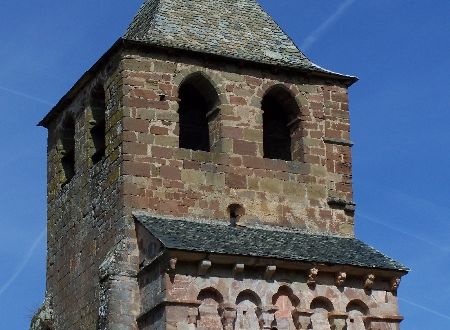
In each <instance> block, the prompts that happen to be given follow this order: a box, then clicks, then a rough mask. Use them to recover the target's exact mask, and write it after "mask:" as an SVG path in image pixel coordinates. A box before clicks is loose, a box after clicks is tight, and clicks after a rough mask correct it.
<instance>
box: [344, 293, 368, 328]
mask: <svg viewBox="0 0 450 330" xmlns="http://www.w3.org/2000/svg"><path fill="white" fill-rule="evenodd" d="M346 312H347V313H348V318H347V324H346V327H345V328H344V329H347V330H359V329H369V328H370V327H369V324H368V323H367V321H365V316H367V315H369V313H370V311H369V307H368V306H367V305H366V304H365V303H364V302H363V301H361V300H359V299H353V300H351V301H350V302H349V303H348V305H347V308H346Z"/></svg>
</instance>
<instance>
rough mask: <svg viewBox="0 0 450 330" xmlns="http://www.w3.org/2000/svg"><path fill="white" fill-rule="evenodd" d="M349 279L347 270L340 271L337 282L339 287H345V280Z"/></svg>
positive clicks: (336, 278)
mask: <svg viewBox="0 0 450 330" xmlns="http://www.w3.org/2000/svg"><path fill="white" fill-rule="evenodd" d="M346 279H347V273H346V272H338V273H336V277H335V283H336V286H337V287H343V286H344V284H345V280H346Z"/></svg>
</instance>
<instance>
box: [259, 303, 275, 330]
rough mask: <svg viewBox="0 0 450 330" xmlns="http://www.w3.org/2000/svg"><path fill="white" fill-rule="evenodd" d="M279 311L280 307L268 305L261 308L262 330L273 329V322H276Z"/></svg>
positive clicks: (260, 320) (260, 321)
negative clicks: (276, 314)
mask: <svg viewBox="0 0 450 330" xmlns="http://www.w3.org/2000/svg"><path fill="white" fill-rule="evenodd" d="M277 311H278V307H277V306H275V305H268V306H264V307H261V311H260V317H259V323H260V324H261V326H262V329H264V330H265V329H267V330H269V329H272V324H273V321H275V313H276V312H277Z"/></svg>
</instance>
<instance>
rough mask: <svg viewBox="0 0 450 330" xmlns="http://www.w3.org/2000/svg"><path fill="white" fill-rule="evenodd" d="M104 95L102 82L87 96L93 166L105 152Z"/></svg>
mask: <svg viewBox="0 0 450 330" xmlns="http://www.w3.org/2000/svg"><path fill="white" fill-rule="evenodd" d="M105 118H106V93H105V87H104V85H103V82H98V83H97V84H96V85H95V86H94V87H93V88H92V90H91V93H90V95H89V115H88V120H89V133H90V138H91V146H92V148H91V151H90V156H91V160H92V162H93V163H94V164H96V163H98V162H99V161H101V160H102V159H103V157H104V156H105V151H106V119H105Z"/></svg>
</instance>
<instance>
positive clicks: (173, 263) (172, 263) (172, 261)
mask: <svg viewBox="0 0 450 330" xmlns="http://www.w3.org/2000/svg"><path fill="white" fill-rule="evenodd" d="M177 261H178V259H177V258H171V259H170V260H169V272H174V271H175V268H176V267H177Z"/></svg>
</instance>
